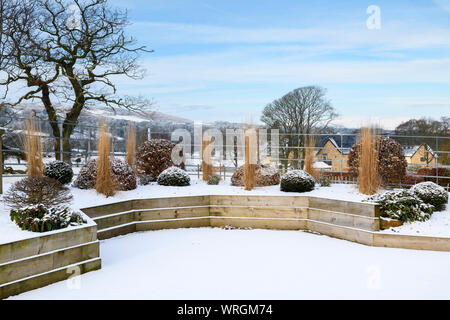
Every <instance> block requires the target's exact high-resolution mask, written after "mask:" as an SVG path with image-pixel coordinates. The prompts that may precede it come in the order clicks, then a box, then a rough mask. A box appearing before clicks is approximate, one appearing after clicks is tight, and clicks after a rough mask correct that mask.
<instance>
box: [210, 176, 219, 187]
mask: <svg viewBox="0 0 450 320" xmlns="http://www.w3.org/2000/svg"><path fill="white" fill-rule="evenodd" d="M219 182H220V177H219V176H216V175H214V174H213V175H211V176H210V177H209V179H208V184H209V185H218V184H219Z"/></svg>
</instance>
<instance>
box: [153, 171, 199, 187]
mask: <svg viewBox="0 0 450 320" xmlns="http://www.w3.org/2000/svg"><path fill="white" fill-rule="evenodd" d="M157 181H158V184H159V185H162V186H177V187H184V186H188V185H190V184H191V178H190V177H189V174H188V173H187V172H186V171H184V170H182V169H180V168H177V167H170V168H168V169H166V170H164V171H163V172H161V174H160V175H159V176H158V180H157Z"/></svg>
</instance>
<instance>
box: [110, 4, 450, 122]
mask: <svg viewBox="0 0 450 320" xmlns="http://www.w3.org/2000/svg"><path fill="white" fill-rule="evenodd" d="M112 3H113V4H114V5H115V6H119V7H122V8H128V10H129V16H130V19H131V21H132V22H133V24H132V25H131V26H130V27H129V29H128V32H129V34H132V35H133V36H135V37H136V38H137V39H138V40H139V42H140V43H142V44H145V45H147V46H148V48H151V49H153V50H154V53H152V54H147V55H145V56H143V57H142V58H143V59H142V63H143V64H144V65H145V67H146V69H147V70H148V74H147V76H146V78H145V79H144V80H141V81H133V82H130V81H124V82H123V83H122V86H121V88H122V89H121V90H122V92H123V93H127V94H141V95H144V96H147V97H149V98H153V99H154V100H155V101H156V102H157V109H158V110H159V111H162V112H165V113H169V114H174V115H178V116H182V117H186V118H189V119H192V120H201V121H213V120H228V121H243V120H245V119H248V118H249V117H252V118H255V119H258V118H259V116H260V113H261V110H262V109H263V108H264V106H265V105H266V104H267V103H269V102H271V101H273V100H274V99H276V98H279V97H281V96H282V95H284V94H285V93H287V92H289V91H291V90H293V89H295V88H298V87H301V86H306V85H320V86H322V87H325V88H327V90H328V93H327V95H328V98H329V99H330V100H331V102H332V104H333V106H334V107H335V108H336V109H337V111H338V112H339V114H340V115H341V117H340V119H339V120H338V121H337V122H336V123H340V124H344V125H349V126H359V125H361V124H363V123H367V121H372V122H373V121H375V122H377V123H380V124H381V125H383V126H384V127H385V128H392V127H394V126H395V125H396V124H398V123H399V122H401V121H403V120H405V119H409V118H411V117H421V116H428V117H434V118H438V117H440V116H442V115H447V116H450V0H435V1H432V0H429V1H425V0H424V1H422V0H410V1H405V0H396V1H335V0H329V1H321V0H319V1H317V0H315V1H300V0H277V1H273V0H272V1H266V0H258V1H254V0H240V1H235V0H227V1H223V0H220V1H212V0H196V1H192V2H191V1H189V2H188V1H182V0H113V1H112ZM371 5H376V6H378V7H379V8H380V12H381V20H380V21H381V24H380V29H369V28H368V27H367V23H366V22H367V20H368V18H369V17H370V16H371V14H370V13H367V8H368V7H369V6H371Z"/></svg>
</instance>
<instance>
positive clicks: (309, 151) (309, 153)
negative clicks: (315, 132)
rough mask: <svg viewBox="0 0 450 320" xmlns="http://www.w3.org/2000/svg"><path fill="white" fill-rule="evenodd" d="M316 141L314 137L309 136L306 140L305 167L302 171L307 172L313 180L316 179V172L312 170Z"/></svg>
mask: <svg viewBox="0 0 450 320" xmlns="http://www.w3.org/2000/svg"><path fill="white" fill-rule="evenodd" d="M315 147H316V139H315V138H314V136H309V137H308V138H307V140H306V148H305V165H304V166H303V170H304V171H306V172H308V173H309V174H310V175H311V176H313V177H314V179H317V171H316V169H315V168H314V158H315Z"/></svg>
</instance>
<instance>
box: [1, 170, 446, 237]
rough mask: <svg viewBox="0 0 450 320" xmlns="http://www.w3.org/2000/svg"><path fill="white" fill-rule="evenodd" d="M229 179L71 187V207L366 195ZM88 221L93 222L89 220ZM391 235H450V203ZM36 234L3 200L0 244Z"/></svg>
mask: <svg viewBox="0 0 450 320" xmlns="http://www.w3.org/2000/svg"><path fill="white" fill-rule="evenodd" d="M4 180H5V181H4V184H5V186H4V190H7V189H8V188H9V186H10V185H11V183H13V182H14V181H17V180H18V178H9V177H8V178H5V179H4ZM230 184H231V182H230V181H229V180H226V181H220V183H219V185H208V184H207V183H206V182H204V181H202V180H198V179H197V177H191V185H190V186H184V187H169V186H161V185H158V184H157V183H156V182H154V183H151V184H149V185H146V186H141V185H139V186H138V187H137V189H135V190H131V191H119V192H117V194H116V195H115V196H113V197H109V198H106V197H105V196H103V195H101V194H97V192H96V191H95V190H92V189H91V190H81V189H78V188H73V187H70V191H71V193H72V194H73V196H74V201H73V203H72V205H71V207H72V208H73V209H74V210H79V209H81V208H86V207H92V206H98V205H102V204H108V203H114V202H119V201H125V200H132V199H148V198H160V197H164V198H167V197H182V196H196V195H253V196H257V195H261V196H264V195H266V196H270V195H274V196H295V195H302V196H315V197H321V198H328V199H335V200H344V201H356V202H361V201H362V200H364V199H366V198H367V196H365V195H363V194H361V193H359V192H358V190H357V189H356V186H355V185H352V184H333V185H331V186H330V187H317V186H316V188H315V189H314V190H313V191H310V192H304V193H295V192H282V191H280V186H279V185H275V186H268V187H258V188H255V189H253V190H252V191H246V190H244V188H243V187H235V186H231V185H230ZM88 221H91V220H90V219H88ZM381 232H383V233H388V234H389V233H390V234H393V233H394V234H405V235H426V236H436V237H450V205H447V208H446V209H445V210H444V211H441V212H435V213H434V214H433V215H432V216H431V219H430V220H428V221H426V222H414V223H406V224H405V225H403V226H402V227H397V228H392V229H389V230H384V231H381ZM33 236H35V234H34V233H32V232H28V231H22V230H20V229H19V228H18V227H17V226H16V225H15V224H14V223H13V222H11V220H10V218H9V209H8V208H7V207H6V205H5V204H4V203H3V201H2V204H1V205H0V243H4V242H9V241H10V239H14V240H15V239H17V240H20V239H25V238H27V237H33Z"/></svg>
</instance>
